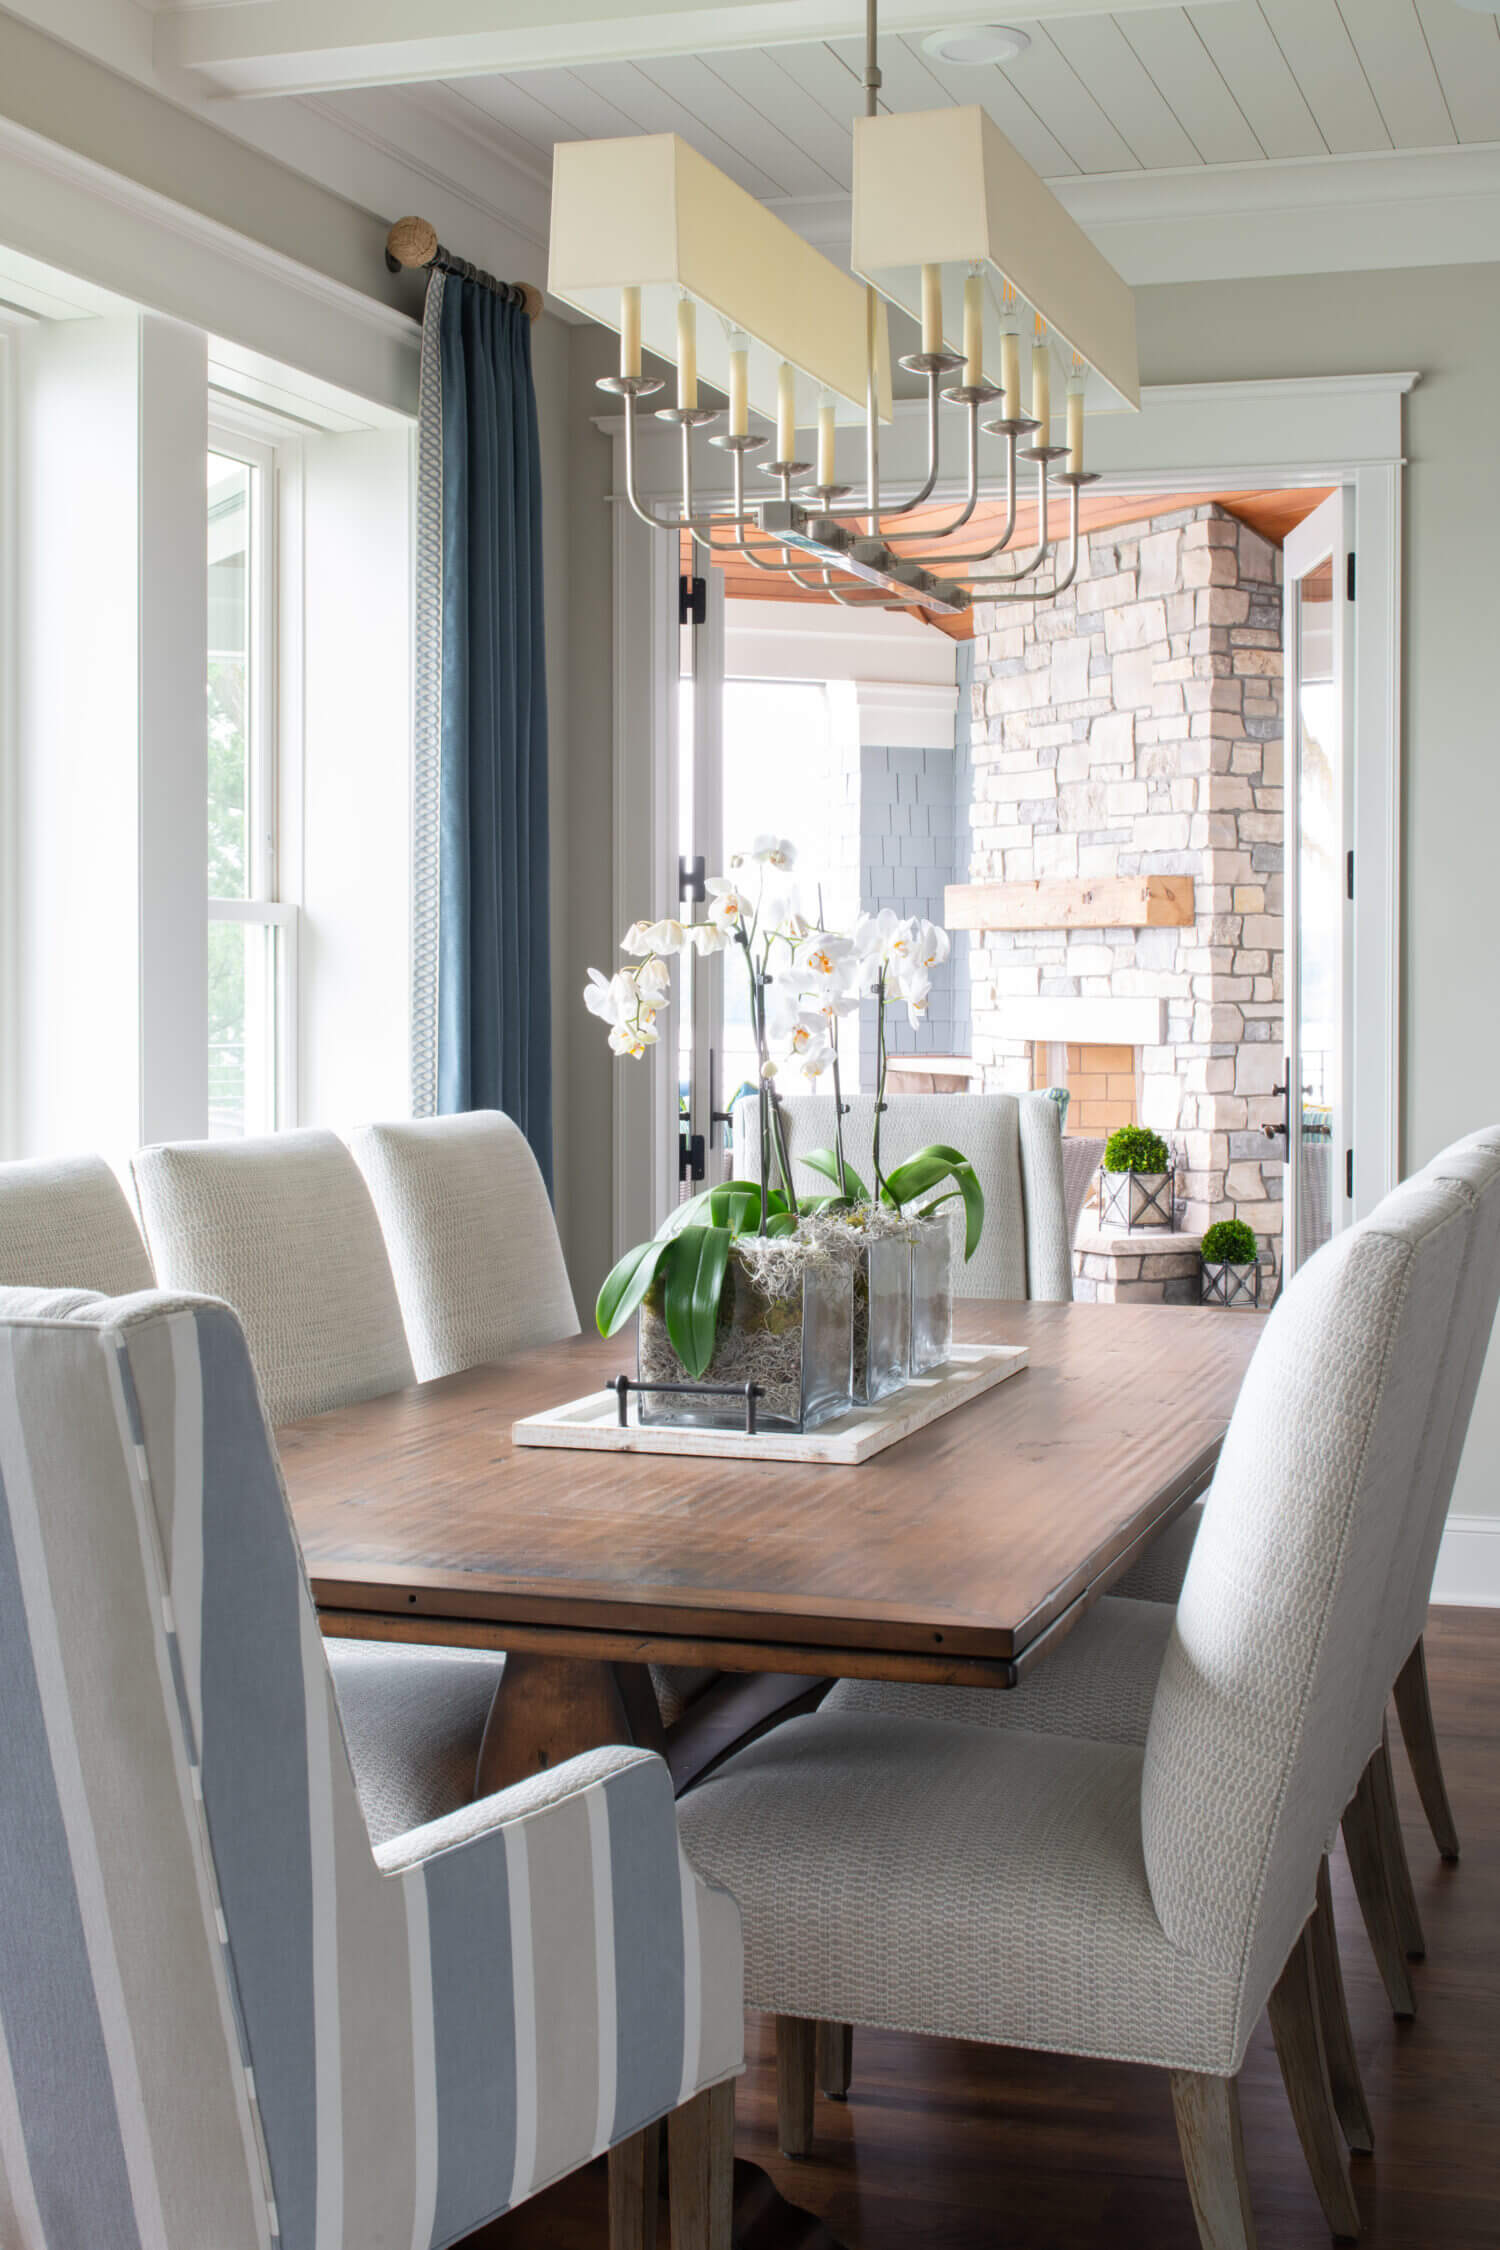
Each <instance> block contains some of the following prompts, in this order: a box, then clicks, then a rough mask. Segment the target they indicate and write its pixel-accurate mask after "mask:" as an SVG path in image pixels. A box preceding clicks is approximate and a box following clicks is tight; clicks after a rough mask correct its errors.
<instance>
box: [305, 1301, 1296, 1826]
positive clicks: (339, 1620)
mask: <svg viewBox="0 0 1500 2250" xmlns="http://www.w3.org/2000/svg"><path fill="white" fill-rule="evenodd" d="M1261 1326H1262V1319H1261V1316H1260V1315H1258V1314H1253V1313H1241V1312H1225V1311H1223V1310H1220V1309H1217V1308H1200V1307H1177V1306H1167V1305H1157V1304H1149V1305H1085V1304H1066V1305H1053V1304H1031V1303H1011V1302H984V1303H975V1302H970V1303H967V1304H960V1305H959V1306H958V1308H957V1311H956V1317H955V1335H956V1337H957V1338H958V1339H959V1340H962V1341H965V1342H981V1341H984V1342H1000V1343H1007V1344H1024V1345H1025V1346H1026V1348H1027V1351H1028V1353H1029V1355H1030V1356H1029V1361H1028V1364H1027V1365H1026V1367H1025V1368H1024V1369H1023V1370H1022V1371H1021V1372H1020V1373H1018V1374H1016V1375H1014V1376H1012V1377H1011V1378H1010V1379H1009V1380H1007V1381H1005V1382H1003V1383H1000V1384H998V1385H997V1386H996V1387H995V1388H993V1389H991V1390H988V1391H986V1392H984V1393H982V1394H981V1395H980V1396H978V1397H975V1398H972V1399H970V1400H969V1401H968V1402H967V1403H966V1404H964V1405H963V1406H961V1407H960V1408H958V1409H957V1410H956V1411H955V1412H954V1413H952V1414H950V1415H947V1416H945V1417H944V1418H943V1419H941V1420H939V1421H936V1422H933V1423H931V1424H929V1425H928V1426H927V1427H926V1428H924V1429H922V1430H920V1431H918V1432H917V1433H916V1434H914V1435H913V1436H910V1437H907V1438H905V1439H903V1440H902V1441H901V1442H900V1443H898V1444H896V1445H893V1446H892V1447H891V1448H890V1449H889V1450H888V1451H886V1452H883V1453H880V1454H878V1455H876V1456H875V1457H874V1458H873V1459H871V1460H868V1461H865V1462H863V1463H861V1464H860V1465H858V1466H846V1465H833V1464H828V1463H812V1462H806V1461H797V1462H791V1461H786V1462H782V1461H767V1460H748V1459H747V1460H739V1459H734V1460H728V1459H709V1458H703V1457H697V1458H692V1457H682V1456H675V1455H671V1456H669V1455H661V1454H653V1453H648V1452H641V1453H622V1452H584V1451H571V1450H540V1449H528V1448H524V1447H522V1446H518V1445H516V1444H515V1443H514V1442H513V1440H512V1434H511V1432H512V1425H513V1424H514V1423H515V1422H516V1421H517V1420H518V1419H519V1418H521V1417H523V1416H525V1415H528V1414H533V1413H536V1412H538V1411H540V1410H541V1409H543V1408H545V1407H549V1406H556V1405H559V1404H561V1403H562V1402H564V1401H566V1400H569V1399H573V1398H577V1397H580V1396H582V1395H584V1394H586V1393H589V1392H594V1391H602V1390H603V1388H604V1387H605V1385H606V1384H607V1383H608V1382H609V1381H610V1380H611V1378H613V1377H614V1376H616V1375H617V1374H619V1373H621V1372H623V1371H627V1370H628V1366H629V1360H630V1352H629V1348H628V1346H627V1345H626V1343H625V1341H624V1340H623V1339H620V1338H616V1339H614V1340H612V1341H606V1340H603V1339H601V1338H599V1337H597V1336H594V1335H584V1336H576V1337H571V1338H568V1339H567V1340H565V1341H563V1342H561V1343H555V1344H549V1345H545V1346H543V1347H540V1348H538V1349H536V1350H532V1351H527V1352H523V1353H519V1354H517V1355H516V1356H515V1357H513V1358H510V1359H507V1360H505V1361H503V1362H501V1363H497V1364H494V1365H487V1366H481V1367H474V1368H470V1369H468V1370H467V1371H466V1372H464V1373H462V1374H458V1375H450V1376H446V1377H444V1378H442V1379H441V1380H439V1381H436V1382H429V1383H420V1384H416V1385H414V1386H412V1387H411V1388H409V1389H406V1390H401V1391H395V1392H392V1393H390V1394H388V1395H387V1396H385V1397H383V1398H375V1399H368V1400H365V1401H364V1402H362V1403H361V1404H359V1405H355V1406H346V1407H341V1408H338V1409H336V1410H335V1411H333V1412H331V1413H327V1414H319V1415H314V1416H310V1417H309V1418H308V1419H306V1420H305V1421H301V1422H295V1423H292V1424H289V1425H288V1426H286V1427H284V1428H283V1429H281V1430H280V1431H278V1433H277V1442H278V1445H279V1448H280V1452H281V1459H282V1464H283V1468H284V1471H285V1475H286V1481H287V1489H288V1492H289V1495H290V1500H291V1507H292V1512H293V1516H294V1518H295V1522H296V1527H297V1532H298V1536H299V1538H300V1540H301V1542H302V1549H303V1553H304V1555H305V1557H306V1561H307V1566H308V1570H309V1573H310V1575H311V1580H312V1587H313V1594H314V1598H315V1600H316V1601H317V1604H318V1608H319V1612H320V1615H321V1619H322V1624H323V1629H324V1631H325V1633H328V1634H331V1635H355V1636H359V1637H368V1638H374V1639H380V1640H393V1641H417V1642H423V1643H427V1644H431V1643H434V1642H439V1643H451V1644H456V1645H460V1646H464V1647H477V1648H493V1649H503V1650H504V1651H505V1652H506V1658H507V1661H506V1665H505V1670H504V1673H503V1676H502V1680H501V1685H500V1688H499V1690H498V1693H497V1695H496V1699H495V1705H494V1709H493V1711H492V1712H491V1716H490V1722H489V1726H488V1728H487V1730H486V1734H485V1740H484V1747H483V1750H482V1752H481V1757H480V1770H479V1775H478V1778H477V1786H478V1788H479V1789H480V1790H481V1791H486V1790H489V1789H493V1788H499V1787H502V1786H504V1785H505V1784H506V1783H508V1782H510V1781H513V1780H516V1779H518V1778H520V1777H521V1776H522V1775H525V1774H529V1773H533V1772H536V1771H538V1770H539V1769H540V1768H542V1767H545V1766H549V1765H555V1764H557V1763H559V1762H560V1761H561V1760H562V1759H564V1758H566V1757H569V1756H572V1755H574V1754H575V1753H576V1752H577V1751H579V1750H582V1749H586V1748H590V1747H593V1746H594V1745H596V1744H598V1743H601V1742H619V1741H636V1742H640V1743H643V1744H646V1745H648V1746H651V1747H654V1748H657V1749H660V1750H662V1751H663V1752H664V1754H666V1755H667V1757H668V1761H669V1763H670V1764H671V1765H672V1768H673V1773H674V1776H675V1778H676V1779H677V1782H678V1785H679V1787H681V1786H685V1785H686V1783H687V1782H689V1781H691V1780H692V1779H693V1778H694V1777H695V1776H696V1775H697V1774H698V1773H701V1772H702V1771H703V1770H704V1769H705V1767H706V1766H707V1765H709V1764H711V1763H712V1762H713V1761H714V1759H715V1758H716V1757H718V1756H721V1755H722V1754H723V1752H724V1751H725V1750H726V1749H727V1748H729V1747H731V1746H732V1745H733V1743H734V1742H736V1741H740V1740H744V1739H746V1738H747V1737H748V1736H749V1735H751V1734H753V1733H754V1732H755V1731H758V1730H759V1729H760V1728H762V1727H763V1726H764V1725H766V1724H768V1723H771V1721H772V1720H774V1718H775V1717H777V1716H778V1715H780V1714H782V1713H784V1712H785V1711H786V1710H788V1709H790V1708H793V1707H795V1706H796V1705H797V1704H798V1703H799V1702H807V1703H810V1702H812V1701H814V1700H816V1698H817V1696H818V1695H819V1694H820V1693H821V1692H822V1691H823V1690H824V1688H825V1687H826V1683H827V1682H828V1681H830V1680H833V1679H837V1678H847V1677H857V1678H866V1679H889V1680H906V1681H931V1682H940V1683H950V1684H951V1683H959V1684H964V1685H972V1686H980V1687H986V1688H993V1689H996V1690H1003V1689H1007V1688H1011V1687H1014V1686H1015V1685H1016V1684H1017V1683H1018V1682H1019V1681H1021V1680H1022V1679H1024V1678H1025V1677H1026V1675H1027V1674H1028V1673H1029V1672H1031V1671H1032V1670H1033V1669H1034V1667H1036V1666H1037V1665H1038V1664H1041V1663H1043V1662H1045V1661H1046V1659H1047V1657H1048V1656H1049V1655H1050V1653H1051V1652H1052V1650H1053V1649H1055V1648H1056V1647H1057V1646H1058V1645H1059V1643H1060V1642H1061V1641H1062V1640H1063V1639H1064V1638H1065V1637H1066V1635H1067V1634H1068V1633H1069V1632H1070V1631H1071V1630H1072V1629H1073V1627H1074V1626H1075V1625H1076V1624H1077V1622H1078V1620H1079V1618H1080V1617H1081V1616H1083V1615H1084V1614H1085V1612H1086V1611H1087V1610H1088V1609H1089V1607H1090V1606H1091V1605H1092V1604H1093V1603H1094V1602H1095V1601H1097V1600H1098V1599H1099V1597H1100V1595H1101V1594H1103V1593H1105V1592H1106V1591H1107V1590H1108V1588H1109V1587H1110V1586H1111V1585H1112V1584H1113V1583H1114V1582H1115V1581H1116V1580H1117V1579H1118V1578H1119V1577H1120V1575H1121V1574H1122V1572H1124V1571H1125V1570H1126V1569H1127V1568H1128V1567H1129V1565H1130V1564H1131V1563H1132V1562H1133V1561H1134V1560H1135V1559H1136V1558H1137V1557H1138V1556H1139V1555H1140V1554H1141V1553H1142V1552H1143V1551H1144V1550H1145V1548H1146V1547H1147V1546H1149V1544H1150V1542H1151V1541H1152V1540H1153V1539H1154V1538H1156V1537H1157V1536H1158V1535H1159V1534H1160V1532H1161V1531H1162V1530H1163V1529H1164V1528H1165V1527H1166V1525H1167V1524H1168V1523H1170V1522H1171V1521H1172V1520H1173V1518H1174V1517H1175V1516H1177V1515H1178V1514H1179V1513H1180V1512H1181V1511H1182V1509H1184V1508H1185V1507H1186V1506H1187V1505H1188V1504H1189V1502H1190V1501H1191V1500H1193V1499H1194V1498H1195V1497H1196V1496H1197V1495H1198V1494H1200V1493H1201V1492H1202V1491H1203V1490H1204V1488H1205V1487H1206V1485H1207V1484H1208V1482H1209V1480H1210V1479H1211V1477H1212V1475H1213V1469H1214V1463H1215V1461H1216V1459H1217V1456H1218V1452H1219V1446H1220V1443H1221V1441H1222V1438H1223V1435H1224V1431H1225V1427H1226V1425H1227V1423H1228V1420H1229V1416H1230V1413H1231V1411H1232V1409H1233V1406H1234V1402H1235V1398H1236V1396H1237V1394H1238V1391H1239V1388H1240V1383H1241V1379H1242V1377H1243V1375H1244V1372H1245V1369H1246V1366H1247V1365H1248V1363H1249V1360H1250V1356H1251V1353H1252V1352H1253V1350H1254V1347H1255V1342H1256V1338H1257V1336H1258V1334H1259V1331H1260V1328H1261ZM649 1666H666V1667H683V1668H688V1669H689V1670H691V1671H693V1672H696V1673H704V1672H706V1673H709V1674H711V1675H714V1676H715V1677H714V1678H713V1680H712V1681H711V1684H710V1685H708V1686H707V1687H706V1688H702V1689H701V1690H700V1692H698V1693H697V1694H696V1695H695V1696H694V1697H693V1699H692V1700H691V1701H690V1702H689V1703H688V1704H687V1706H686V1709H685V1710H684V1712H683V1714H682V1716H681V1717H680V1718H678V1719H677V1721H676V1723H675V1724H674V1725H673V1726H672V1727H670V1728H668V1727H666V1726H664V1724H663V1720H662V1717H661V1711H660V1707H659V1704H658V1701H657V1698H656V1696H655V1694H654V1693H653V1690H652V1686H651V1676H650V1672H649V1671H648V1669H647V1667H649Z"/></svg>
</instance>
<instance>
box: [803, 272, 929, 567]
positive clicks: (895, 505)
mask: <svg viewBox="0 0 1500 2250" xmlns="http://www.w3.org/2000/svg"><path fill="white" fill-rule="evenodd" d="M870 295H871V296H872V297H873V296H874V295H875V291H874V290H873V289H872V290H871V291H870ZM941 380H942V376H941V373H936V374H929V376H928V378H927V475H926V478H925V480H924V482H923V483H922V485H921V486H920V487H919V489H918V490H917V491H915V492H913V493H912V494H911V495H910V496H909V498H907V499H905V500H896V501H892V502H891V503H890V505H889V506H883V505H882V504H881V498H880V436H879V431H880V409H879V402H878V401H877V399H876V395H875V388H874V377H873V374H872V376H871V382H870V390H869V396H868V397H867V399H866V401H865V483H866V491H865V496H864V498H863V499H862V500H842V501H839V502H837V503H835V504H832V505H830V506H829V507H826V508H824V509H823V510H822V513H823V514H824V515H825V516H853V517H855V518H857V519H859V520H861V521H863V520H866V519H868V521H869V522H870V524H871V526H872V529H871V532H870V536H871V538H872V539H878V538H879V537H880V531H879V529H878V525H879V523H880V522H881V521H882V520H883V519H885V518H887V517H890V516H909V515H910V514H911V512H912V510H913V509H914V508H920V507H921V506H922V505H923V503H924V502H926V501H928V500H930V499H931V498H932V491H933V487H934V485H935V484H936V483H937V480H938V469H939V466H940V462H941V443H940V439H939V434H938V419H939V417H938V384H939V382H940V381H941ZM909 536H911V537H912V538H915V537H916V536H917V535H916V533H915V532H913V533H911V534H910V535H909Z"/></svg>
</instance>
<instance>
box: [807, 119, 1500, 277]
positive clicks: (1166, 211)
mask: <svg viewBox="0 0 1500 2250" xmlns="http://www.w3.org/2000/svg"><path fill="white" fill-rule="evenodd" d="M1047 185H1048V187H1049V188H1050V189H1051V190H1052V192H1053V194H1054V195H1055V196H1056V197H1057V199H1058V201H1059V203H1061V204H1062V206H1063V208H1064V209H1065V210H1066V211H1068V212H1070V213H1071V215H1072V216H1073V218H1075V219H1076V220H1077V221H1078V224H1079V225H1080V226H1081V227H1082V228H1083V230H1084V232H1085V233H1086V234H1087V235H1088V236H1089V237H1090V239H1091V240H1092V241H1093V242H1094V244H1095V245H1096V247H1097V248H1098V249H1100V250H1101V251H1102V252H1103V253H1104V255H1105V256H1106V257H1107V258H1108V259H1109V260H1110V262H1111V264H1112V265H1114V266H1115V267H1116V268H1117V270H1118V271H1119V273H1120V274H1121V275H1122V276H1123V277H1124V279H1125V280H1126V281H1127V282H1129V283H1130V285H1131V287H1132V288H1142V287H1144V286H1146V285H1147V284H1150V283H1159V282H1185V281H1235V280H1251V279H1256V278H1263V277H1266V276H1270V275H1275V274H1293V273H1344V272H1371V271H1378V270H1389V269H1395V268H1400V267H1402V266H1430V265H1474V264H1486V263H1490V262H1492V261H1493V260H1494V257H1495V244H1496V243H1497V241H1500V143H1494V142H1488V141H1485V142H1470V143H1469V144H1467V145H1466V146H1464V147H1455V148H1437V149H1386V150H1382V151H1379V152H1377V153H1374V154H1370V155H1364V156H1317V157H1293V158H1287V159H1284V160H1280V161H1277V162H1274V163H1257V164H1195V165H1188V166H1183V167H1181V168H1180V169H1175V170H1172V171H1164V172H1096V173H1088V174H1077V173H1074V174H1070V175H1069V176H1068V177H1066V178H1064V179H1053V180H1049V181H1048V182H1047ZM770 208H771V209H772V210H774V211H775V212H776V214H777V216H778V217H779V218H782V219H784V220H785V221H786V223H787V224H788V226H791V227H794V228H795V229H796V231H797V232H798V233H799V234H801V235H803V236H804V237H805V238H806V239H807V240H808V241H809V242H811V243H813V244H815V245H816V247H817V248H818V249H820V250H822V251H823V252H824V253H825V254H826V255H827V256H829V257H831V258H834V259H837V260H839V261H840V262H842V263H843V264H845V265H847V263H848V255H849V198H848V197H847V196H846V195H819V196H780V197H777V198H775V199H773V200H772V202H771V204H770Z"/></svg>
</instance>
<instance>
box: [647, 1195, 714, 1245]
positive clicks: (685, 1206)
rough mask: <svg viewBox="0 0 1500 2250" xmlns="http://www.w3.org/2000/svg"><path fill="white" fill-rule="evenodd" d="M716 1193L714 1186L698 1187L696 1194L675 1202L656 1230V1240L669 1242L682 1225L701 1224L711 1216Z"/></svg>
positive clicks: (692, 1225) (694, 1225)
mask: <svg viewBox="0 0 1500 2250" xmlns="http://www.w3.org/2000/svg"><path fill="white" fill-rule="evenodd" d="M717 1193H718V1190H717V1189H716V1188H700V1189H699V1191H698V1193H697V1194H696V1195H690V1196H688V1198H687V1199H686V1201H685V1202H682V1203H675V1204H674V1205H673V1206H672V1208H671V1210H670V1211H669V1212H668V1213H667V1215H666V1217H665V1218H664V1219H663V1220H662V1223H661V1225H660V1226H659V1227H658V1228H657V1230H656V1239H657V1241H658V1242H670V1241H671V1239H672V1237H673V1235H674V1234H680V1233H681V1232H682V1230H683V1228H684V1227H697V1226H702V1225H703V1224H704V1223H705V1221H707V1220H710V1219H711V1218H712V1216H713V1214H712V1210H711V1205H712V1202H713V1198H714V1196H715V1195H716V1194H717Z"/></svg>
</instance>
